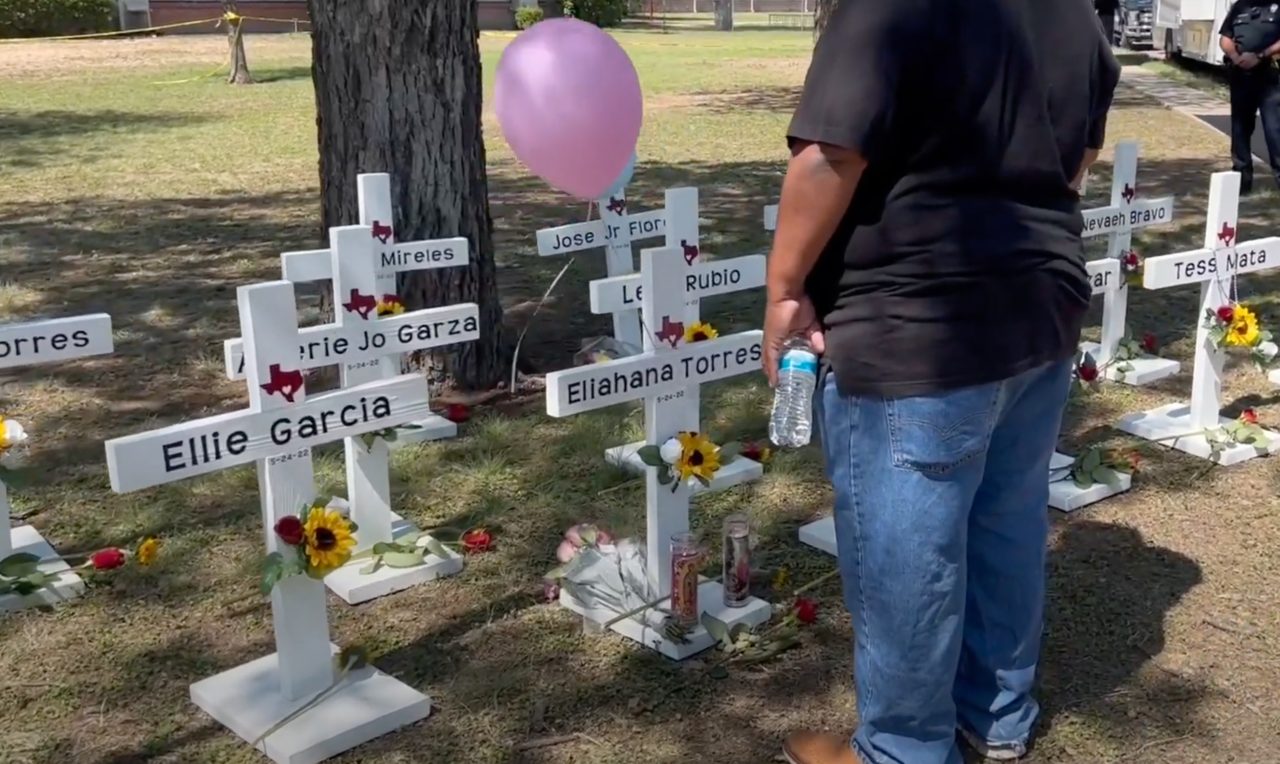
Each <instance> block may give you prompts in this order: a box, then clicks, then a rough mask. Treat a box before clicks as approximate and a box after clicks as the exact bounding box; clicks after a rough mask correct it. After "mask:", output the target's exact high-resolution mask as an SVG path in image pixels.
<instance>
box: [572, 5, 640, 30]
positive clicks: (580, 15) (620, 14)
mask: <svg viewBox="0 0 1280 764" xmlns="http://www.w3.org/2000/svg"><path fill="white" fill-rule="evenodd" d="M563 3H564V4H563V7H564V15H566V16H572V17H573V18H575V19H582V20H583V21H589V22H591V23H592V24H595V25H596V26H598V27H615V26H617V25H619V24H621V23H622V19H624V18H625V17H626V15H627V0H563Z"/></svg>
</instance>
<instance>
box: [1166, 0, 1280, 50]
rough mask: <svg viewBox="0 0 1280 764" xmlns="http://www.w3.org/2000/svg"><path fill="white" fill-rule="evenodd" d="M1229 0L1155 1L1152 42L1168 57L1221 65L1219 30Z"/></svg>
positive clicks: (1224, 17)
mask: <svg viewBox="0 0 1280 764" xmlns="http://www.w3.org/2000/svg"><path fill="white" fill-rule="evenodd" d="M1278 1H1280V0H1278ZM1231 2H1232V0H1156V18H1155V29H1154V30H1152V31H1153V36H1154V38H1155V39H1154V40H1153V42H1154V45H1155V46H1159V47H1162V48H1163V49H1164V53H1165V57H1166V58H1169V59H1174V58H1179V57H1185V58H1190V59H1194V60H1196V61H1202V62H1204V63H1206V64H1213V65H1215V66H1222V65H1224V64H1225V63H1226V62H1225V57H1224V56H1223V54H1222V49H1221V48H1219V47H1218V38H1219V35H1218V30H1219V29H1221V28H1222V22H1223V21H1224V20H1225V19H1226V17H1227V11H1228V10H1230V9H1231Z"/></svg>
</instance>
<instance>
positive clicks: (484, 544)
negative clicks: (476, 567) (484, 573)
mask: <svg viewBox="0 0 1280 764" xmlns="http://www.w3.org/2000/svg"><path fill="white" fill-rule="evenodd" d="M459 542H460V543H461V545H462V551H463V552H465V553H466V554H478V553H480V552H487V551H489V550H490V549H493V534H492V533H490V532H489V531H487V530H485V529H484V528H474V529H472V530H469V531H467V532H466V533H464V534H462V538H461V539H459Z"/></svg>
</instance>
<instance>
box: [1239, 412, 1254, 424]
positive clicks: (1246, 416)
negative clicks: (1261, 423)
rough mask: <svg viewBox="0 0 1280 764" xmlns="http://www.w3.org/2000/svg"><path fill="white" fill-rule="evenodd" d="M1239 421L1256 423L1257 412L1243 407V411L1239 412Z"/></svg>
mask: <svg viewBox="0 0 1280 764" xmlns="http://www.w3.org/2000/svg"><path fill="white" fill-rule="evenodd" d="M1240 421H1241V422H1244V423H1245V424H1257V423H1258V412H1256V411H1254V410H1253V409H1245V410H1244V411H1242V412H1240Z"/></svg>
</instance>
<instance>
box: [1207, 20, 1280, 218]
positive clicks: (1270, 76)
mask: <svg viewBox="0 0 1280 764" xmlns="http://www.w3.org/2000/svg"><path fill="white" fill-rule="evenodd" d="M1219 31H1220V33H1221V35H1222V37H1221V39H1220V40H1219V45H1220V46H1221V47H1222V52H1223V53H1225V54H1226V57H1227V60H1228V61H1229V62H1230V71H1229V73H1228V74H1229V80H1230V83H1231V167H1232V169H1234V170H1235V171H1236V172H1238V173H1240V192H1241V193H1243V194H1247V193H1249V192H1251V191H1252V190H1253V149H1252V148H1251V145H1252V143H1253V127H1254V124H1255V122H1256V120H1257V115H1258V113H1259V112H1261V113H1262V132H1263V135H1265V136H1266V139H1267V153H1268V154H1269V155H1270V159H1271V171H1272V173H1274V174H1275V177H1276V183H1277V185H1280V68H1277V63H1276V57H1277V56H1280V0H1236V2H1235V3H1234V4H1233V5H1232V6H1231V10H1230V12H1228V13H1227V18H1226V20H1225V21H1223V22H1222V29H1221V30H1219Z"/></svg>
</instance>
